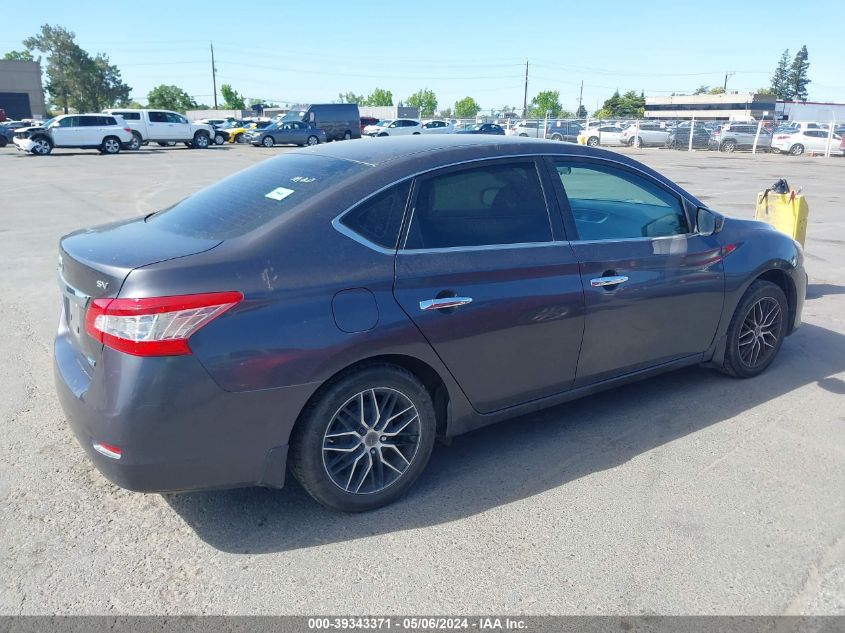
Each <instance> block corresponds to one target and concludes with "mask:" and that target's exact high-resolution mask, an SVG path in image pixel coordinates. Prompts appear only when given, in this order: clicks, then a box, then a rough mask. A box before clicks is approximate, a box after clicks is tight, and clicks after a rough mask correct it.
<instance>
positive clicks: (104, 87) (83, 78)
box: [69, 53, 131, 112]
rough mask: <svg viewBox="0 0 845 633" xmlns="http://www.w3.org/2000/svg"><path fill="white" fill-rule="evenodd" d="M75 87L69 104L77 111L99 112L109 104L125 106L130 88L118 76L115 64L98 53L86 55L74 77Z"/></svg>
mask: <svg viewBox="0 0 845 633" xmlns="http://www.w3.org/2000/svg"><path fill="white" fill-rule="evenodd" d="M75 83H76V86H77V89H76V90H74V91H73V93H72V94H71V95H70V99H69V101H70V105H71V107H72V108H74V109H75V110H76V111H77V112H99V111H100V110H102V109H103V108H108V107H109V106H113V105H116V106H125V105H126V104H127V103H129V92H130V90H131V88H130V87H129V86H127V85H126V84H125V83H123V81H122V80H121V78H120V71H119V70H118V68H117V66H114V65H113V64H110V63H109V58H108V57H106V56H105V55H103V54H102V53H100V54H99V55H97V56H96V57H94V58H91V57H88V58H87V59H85V60H84V62H83V63H82V65H81V67H80V69H79V75H78V76H77V77H76V78H75Z"/></svg>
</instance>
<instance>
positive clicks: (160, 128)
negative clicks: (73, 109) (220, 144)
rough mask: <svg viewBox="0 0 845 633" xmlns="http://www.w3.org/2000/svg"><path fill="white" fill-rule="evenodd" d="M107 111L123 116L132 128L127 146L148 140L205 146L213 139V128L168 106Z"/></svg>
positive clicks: (165, 143) (203, 147)
mask: <svg viewBox="0 0 845 633" xmlns="http://www.w3.org/2000/svg"><path fill="white" fill-rule="evenodd" d="M103 112H104V113H106V114H114V115H119V116H121V117H123V120H124V121H126V124H127V125H128V126H129V127H130V128H132V136H133V138H132V140H131V142H130V143H129V145H128V146H127V147H126V149H138V148H139V147H141V145H146V144H147V143H149V142H153V143H158V144H159V145H172V144H174V143H184V144H185V145H187V146H188V147H194V148H197V149H205V148H206V147H208V146H209V145H210V144H211V142H212V139H214V128H213V127H212V126H210V125H208V124H207V123H191V122H190V121H188V119H186V118H185V117H184V116H182V115H181V114H179V113H178V112H172V111H170V110H150V109H147V110H135V109H131V108H123V109H121V108H109V109H108V110H103Z"/></svg>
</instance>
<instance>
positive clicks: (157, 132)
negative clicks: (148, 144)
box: [148, 110, 173, 141]
mask: <svg viewBox="0 0 845 633" xmlns="http://www.w3.org/2000/svg"><path fill="white" fill-rule="evenodd" d="M148 115H149V126H150V138H151V139H152V140H154V141H167V140H172V139H173V132H172V128H171V127H170V123H169V121H168V120H167V112H161V111H159V110H150V111H149V112H148Z"/></svg>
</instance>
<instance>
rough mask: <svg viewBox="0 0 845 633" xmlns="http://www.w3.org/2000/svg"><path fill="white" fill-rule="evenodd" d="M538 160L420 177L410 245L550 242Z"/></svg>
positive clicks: (444, 246)
mask: <svg viewBox="0 0 845 633" xmlns="http://www.w3.org/2000/svg"><path fill="white" fill-rule="evenodd" d="M551 240H552V230H551V224H550V222H549V214H548V210H547V208H546V202H545V198H544V197H543V190H542V187H541V185H540V178H539V176H538V175H537V169H536V167H535V165H534V162H533V161H531V162H528V161H524V162H516V163H497V164H487V165H483V166H479V167H471V168H468V169H461V170H459V171H452V172H448V173H445V174H442V175H439V176H432V177H429V178H426V179H424V180H422V181H421V182H420V184H419V187H418V192H417V197H416V203H415V207H414V215H413V217H412V219H411V225H410V227H409V230H408V238H407V240H406V243H405V248H407V249H428V248H451V247H459V246H487V245H499V244H520V243H527V242H549V241H551Z"/></svg>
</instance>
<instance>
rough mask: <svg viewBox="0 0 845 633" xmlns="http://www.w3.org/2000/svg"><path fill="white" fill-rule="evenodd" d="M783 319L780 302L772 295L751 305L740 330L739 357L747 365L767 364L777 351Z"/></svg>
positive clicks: (750, 366)
mask: <svg viewBox="0 0 845 633" xmlns="http://www.w3.org/2000/svg"><path fill="white" fill-rule="evenodd" d="M781 321H782V313H781V309H780V304H779V303H778V302H777V301H776V300H775V299H773V298H772V297H763V298H762V299H760V300H759V301H758V302H757V303H755V304H754V305H753V306H751V309H750V310H748V314H746V315H745V320H744V321H743V323H742V327H741V328H740V330H739V345H738V347H739V358H740V360H741V361H742V362H743V364H744V365H745V366H746V367H749V368H753V367H757V366H759V365H762V364H765V363H766V362H768V360H769V358H770V357H771V356H772V355H773V354H774V353H775V352H776V350H777V346H778V337H779V336H780V332H781Z"/></svg>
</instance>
